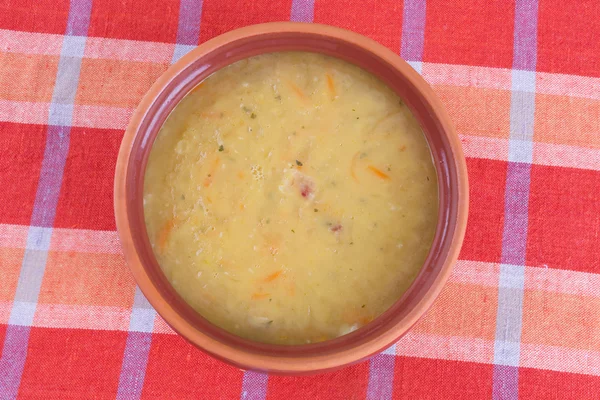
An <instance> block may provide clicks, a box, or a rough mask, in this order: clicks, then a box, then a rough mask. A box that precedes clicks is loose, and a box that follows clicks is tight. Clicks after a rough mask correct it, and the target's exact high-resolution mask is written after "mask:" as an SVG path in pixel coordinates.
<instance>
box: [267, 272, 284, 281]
mask: <svg viewBox="0 0 600 400" xmlns="http://www.w3.org/2000/svg"><path fill="white" fill-rule="evenodd" d="M281 274H283V271H282V270H279V271H277V272H273V273H272V274H271V275H269V276H267V277H266V278H265V279H263V282H273V281H274V280H275V279H277V278H279V277H280V276H281Z"/></svg>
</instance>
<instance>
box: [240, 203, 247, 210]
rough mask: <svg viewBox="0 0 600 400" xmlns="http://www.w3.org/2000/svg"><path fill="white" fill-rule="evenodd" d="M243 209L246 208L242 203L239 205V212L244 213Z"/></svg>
mask: <svg viewBox="0 0 600 400" xmlns="http://www.w3.org/2000/svg"><path fill="white" fill-rule="evenodd" d="M245 208H246V206H245V205H244V203H240V210H241V211H244V209H245Z"/></svg>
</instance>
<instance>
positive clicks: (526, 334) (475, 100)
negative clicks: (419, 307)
mask: <svg viewBox="0 0 600 400" xmlns="http://www.w3.org/2000/svg"><path fill="white" fill-rule="evenodd" d="M290 19H291V20H295V21H305V22H320V23H326V24H332V25H338V26H341V27H345V28H349V29H352V30H354V31H357V32H359V33H363V34H365V35H367V36H370V37H372V38H374V39H375V40H377V41H379V42H381V43H383V44H384V45H386V46H388V47H389V48H390V49H392V50H393V51H395V52H397V53H399V54H400V55H402V56H403V57H404V58H405V59H407V60H409V61H410V62H411V64H412V65H413V67H414V68H415V69H416V70H417V71H419V72H420V73H421V74H422V75H423V77H424V78H425V79H426V80H427V81H428V82H430V83H431V85H433V87H434V89H435V91H436V92H437V94H438V95H439V96H440V98H441V99H442V101H443V102H444V103H445V105H446V106H447V108H448V110H449V112H450V114H451V116H452V119H453V120H454V123H455V124H456V126H457V128H458V132H459V133H460V135H461V139H462V141H463V145H464V149H465V152H466V155H467V157H468V168H469V179H470V184H471V189H470V191H471V205H470V207H471V208H470V215H469V225H468V232H467V235H466V239H465V243H464V247H463V250H462V253H461V257H460V261H459V262H458V264H457V266H456V268H455V270H454V273H453V275H452V277H451V278H450V281H449V282H448V284H447V286H446V287H445V289H444V291H443V293H442V294H441V296H440V298H439V299H438V301H437V302H436V303H435V306H434V307H433V309H432V310H431V311H430V312H429V313H428V314H427V316H426V317H425V318H424V319H423V320H422V321H421V322H420V323H419V324H418V325H417V326H415V328H414V329H413V330H412V331H411V332H410V333H409V334H408V335H406V336H405V337H404V338H402V339H401V340H400V341H399V342H398V343H397V344H396V345H395V346H393V347H391V348H390V349H388V350H386V351H385V352H383V353H382V354H380V355H378V356H376V357H374V358H373V359H371V360H370V361H368V362H363V363H361V364H358V365H355V366H352V367H349V368H345V369H343V370H340V371H338V372H334V373H329V374H324V375H318V376H310V377H302V378H289V377H278V376H266V375H261V374H257V373H252V372H245V373H244V372H242V371H239V370H237V369H235V368H233V367H230V366H227V365H225V364H223V363H221V362H218V361H215V360H214V359H212V358H211V357H209V356H207V355H205V354H204V353H202V352H201V351H198V350H196V349H195V348H193V347H192V346H190V345H189V344H187V343H186V342H185V341H184V340H183V339H182V338H180V337H179V336H177V335H175V334H174V333H173V332H172V331H171V330H170V329H169V328H168V327H167V326H166V324H165V323H164V322H163V321H162V320H161V318H160V317H158V316H157V315H156V313H155V312H154V310H153V309H152V308H151V307H150V306H149V304H148V303H147V301H146V300H145V299H144V297H143V296H142V295H141V293H140V292H139V290H138V289H136V286H135V284H134V282H133V280H132V277H131V275H130V273H129V271H128V269H127V266H126V265H125V263H124V260H123V256H122V254H121V249H120V246H119V243H118V240H117V234H116V232H115V223H114V220H113V211H112V193H113V190H112V185H113V171H114V166H115V161H116V157H117V150H118V147H119V144H120V141H121V138H122V136H123V131H124V128H125V126H126V124H127V122H128V118H129V116H130V115H131V113H132V110H133V109H134V108H135V106H136V104H137V103H138V101H139V100H140V98H141V96H142V95H143V94H144V92H145V91H146V90H147V89H148V88H149V87H150V85H151V84H152V82H153V81H154V80H155V79H156V78H157V77H158V76H159V75H160V74H161V73H162V72H163V71H165V69H166V68H167V67H168V66H169V65H170V64H171V63H172V62H174V61H175V60H177V59H178V58H179V57H180V56H181V55H183V54H185V53H186V52H187V51H189V50H190V49H192V48H193V47H194V46H195V45H197V44H198V43H201V42H203V41H205V40H207V39H209V38H211V37H214V36H215V35H218V34H220V33H223V32H225V31H227V30H230V29H232V28H236V27H240V26H244V25H249V24H252V23H258V22H265V21H275V20H290ZM599 239H600V1H598V0H571V1H566V0H513V1H511V0H456V1H444V0H429V1H425V0H405V1H404V3H402V2H400V1H393V0H316V1H314V0H285V1H268V0H143V1H142V0H71V1H70V2H69V1H66V0H65V1H59V0H0V346H1V347H0V348H1V351H2V358H1V360H0V398H1V399H13V398H16V397H18V398H23V399H92V398H99V399H109V398H119V399H137V398H140V397H141V398H145V399H151V398H154V399H237V398H240V399H246V400H254V399H285V400H291V399H389V398H395V399H469V400H473V399H480V398H484V399H486V398H487V399H489V398H493V399H517V398H522V399H554V398H560V399H578V400H579V399H598V398H600V377H599V376H600V244H599Z"/></svg>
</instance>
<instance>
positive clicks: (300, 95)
mask: <svg viewBox="0 0 600 400" xmlns="http://www.w3.org/2000/svg"><path fill="white" fill-rule="evenodd" d="M288 84H289V85H290V87H291V88H292V90H293V91H294V92H295V93H296V95H298V97H299V98H300V99H301V100H306V96H305V95H304V92H303V91H302V89H300V88H299V87H298V86H296V84H295V83H294V82H288Z"/></svg>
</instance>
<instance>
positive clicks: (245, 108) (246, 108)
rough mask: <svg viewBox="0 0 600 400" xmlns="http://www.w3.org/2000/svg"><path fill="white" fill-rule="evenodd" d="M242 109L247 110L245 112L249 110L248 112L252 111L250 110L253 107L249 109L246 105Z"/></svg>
mask: <svg viewBox="0 0 600 400" xmlns="http://www.w3.org/2000/svg"><path fill="white" fill-rule="evenodd" d="M242 110H244V111H245V112H247V113H248V112H250V111H252V110H251V109H249V108H248V107H246V106H244V107H242Z"/></svg>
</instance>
